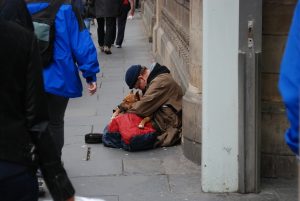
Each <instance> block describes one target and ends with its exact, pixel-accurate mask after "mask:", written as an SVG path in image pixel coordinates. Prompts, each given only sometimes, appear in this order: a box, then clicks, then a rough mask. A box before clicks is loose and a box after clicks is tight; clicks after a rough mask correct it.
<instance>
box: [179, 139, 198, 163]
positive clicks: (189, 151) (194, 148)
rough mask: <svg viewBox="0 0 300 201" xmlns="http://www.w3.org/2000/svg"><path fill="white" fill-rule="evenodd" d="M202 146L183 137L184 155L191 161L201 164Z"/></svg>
mask: <svg viewBox="0 0 300 201" xmlns="http://www.w3.org/2000/svg"><path fill="white" fill-rule="evenodd" d="M201 147H202V146H201V144H199V143H196V142H195V141H191V140H189V139H188V138H185V137H184V136H183V142H182V149H183V154H184V155H185V156H186V157H187V158H188V159H189V160H191V161H193V162H195V163H197V164H201Z"/></svg>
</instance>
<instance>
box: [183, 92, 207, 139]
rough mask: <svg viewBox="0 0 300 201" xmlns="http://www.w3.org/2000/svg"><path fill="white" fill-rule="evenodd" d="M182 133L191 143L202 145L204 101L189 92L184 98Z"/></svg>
mask: <svg viewBox="0 0 300 201" xmlns="http://www.w3.org/2000/svg"><path fill="white" fill-rule="evenodd" d="M182 104H183V113H182V133H183V136H184V137H185V138H187V139H189V140H191V141H195V142H197V143H201V129H202V125H201V122H202V99H201V96H200V95H199V94H195V93H192V92H191V91H189V90H187V92H186V94H185V95H184V97H183V103H182Z"/></svg>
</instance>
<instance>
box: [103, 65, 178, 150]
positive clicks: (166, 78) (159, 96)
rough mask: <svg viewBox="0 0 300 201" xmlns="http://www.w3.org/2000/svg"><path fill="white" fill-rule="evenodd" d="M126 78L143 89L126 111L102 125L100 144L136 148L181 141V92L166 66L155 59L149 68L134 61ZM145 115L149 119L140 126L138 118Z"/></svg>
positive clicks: (130, 85) (128, 83) (131, 84)
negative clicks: (135, 63)
mask: <svg viewBox="0 0 300 201" xmlns="http://www.w3.org/2000/svg"><path fill="white" fill-rule="evenodd" d="M125 81H126V83H127V85H128V87H129V88H130V89H133V88H135V89H140V90H142V93H143V96H142V97H141V98H140V100H139V101H137V102H135V103H134V104H133V106H132V108H131V109H130V110H128V111H127V113H126V114H123V115H119V116H117V117H116V118H114V119H112V121H111V122H110V124H109V125H108V126H107V127H106V128H105V129H104V135H103V144H104V145H105V146H109V147H115V148H124V149H125V150H128V151H137V150H143V149H150V148H155V147H163V146H172V145H175V144H178V143H180V140H181V126H182V124H181V121H182V115H181V111H182V96H183V92H182V89H181V87H180V86H179V85H178V84H177V83H176V82H175V80H174V79H173V78H172V75H171V74H170V71H169V69H168V68H167V67H165V66H161V65H160V64H158V63H155V64H153V65H152V68H151V69H148V68H147V67H144V66H141V65H133V66H131V67H130V68H129V69H128V70H127V72H126V75H125ZM148 116H150V117H151V122H149V123H147V124H146V125H145V128H144V129H139V128H138V124H139V123H140V121H141V120H142V119H143V118H144V117H148Z"/></svg>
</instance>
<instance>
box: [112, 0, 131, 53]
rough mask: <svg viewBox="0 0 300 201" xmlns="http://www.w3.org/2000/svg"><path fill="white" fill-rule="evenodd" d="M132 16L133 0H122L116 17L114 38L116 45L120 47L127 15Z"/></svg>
mask: <svg viewBox="0 0 300 201" xmlns="http://www.w3.org/2000/svg"><path fill="white" fill-rule="evenodd" d="M128 13H129V16H131V17H133V16H134V0H123V2H122V7H121V14H120V16H119V17H117V25H118V31H117V38H116V47H117V48H121V47H122V43H123V40H124V34H125V27H126V22H127V16H128Z"/></svg>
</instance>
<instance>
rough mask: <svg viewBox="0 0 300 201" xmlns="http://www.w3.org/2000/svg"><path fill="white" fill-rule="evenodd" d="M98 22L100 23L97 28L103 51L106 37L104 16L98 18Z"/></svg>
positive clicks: (99, 42)
mask: <svg viewBox="0 0 300 201" xmlns="http://www.w3.org/2000/svg"><path fill="white" fill-rule="evenodd" d="M97 24H98V28H97V35H98V44H99V47H100V49H101V51H103V46H104V37H105V32H104V18H102V17H100V18H97Z"/></svg>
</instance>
